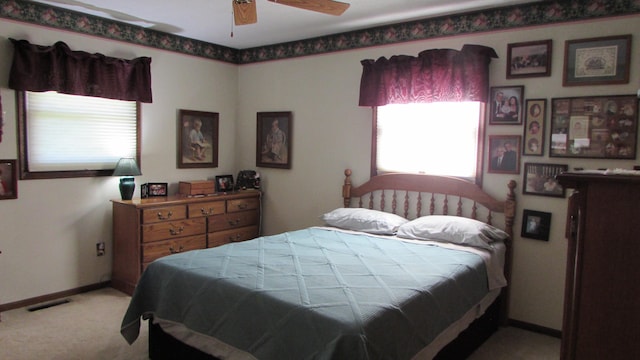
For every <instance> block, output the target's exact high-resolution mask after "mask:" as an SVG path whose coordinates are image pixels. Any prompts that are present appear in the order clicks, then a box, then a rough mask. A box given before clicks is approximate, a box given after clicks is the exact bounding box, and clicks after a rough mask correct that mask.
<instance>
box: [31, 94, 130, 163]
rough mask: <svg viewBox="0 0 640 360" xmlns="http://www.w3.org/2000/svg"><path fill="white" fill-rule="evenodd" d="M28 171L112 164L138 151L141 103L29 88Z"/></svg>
mask: <svg viewBox="0 0 640 360" xmlns="http://www.w3.org/2000/svg"><path fill="white" fill-rule="evenodd" d="M26 115H27V122H26V123H27V125H26V129H27V155H28V166H29V171H32V172H38V171H81V170H105V169H113V167H114V166H115V164H116V163H117V162H118V159H120V158H122V157H135V156H136V147H137V104H136V102H135V101H121V100H112V99H103V98H97V97H89V96H76V95H66V94H59V93H56V92H27V93H26Z"/></svg>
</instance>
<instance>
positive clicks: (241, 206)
mask: <svg viewBox="0 0 640 360" xmlns="http://www.w3.org/2000/svg"><path fill="white" fill-rule="evenodd" d="M246 208H247V203H240V204H238V209H241V210H244V209H246Z"/></svg>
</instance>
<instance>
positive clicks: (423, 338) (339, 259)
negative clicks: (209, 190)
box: [121, 227, 504, 359]
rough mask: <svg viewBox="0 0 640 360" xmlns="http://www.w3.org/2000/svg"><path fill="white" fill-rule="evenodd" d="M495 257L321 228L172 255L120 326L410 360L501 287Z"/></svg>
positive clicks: (223, 350)
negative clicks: (146, 324) (143, 324)
mask: <svg viewBox="0 0 640 360" xmlns="http://www.w3.org/2000/svg"><path fill="white" fill-rule="evenodd" d="M496 248H497V249H498V250H497V251H496V252H497V253H500V251H499V247H496ZM492 255H494V254H491V253H490V252H489V251H486V250H480V249H474V248H469V247H460V246H454V245H448V244H445V245H443V244H439V243H431V242H425V241H404V240H400V239H398V238H395V237H391V236H373V235H369V234H365V233H359V232H352V231H342V230H338V229H334V228H323V227H312V228H308V229H303V230H298V231H292V232H287V233H283V234H279V235H275V236H267V237H261V238H258V239H254V240H251V241H245V242H240V243H233V244H228V245H225V246H221V247H217V248H212V249H206V250H195V251H190V252H186V253H182V254H175V255H172V256H167V257H164V258H161V259H159V260H157V261H155V262H154V263H152V264H151V265H150V266H149V267H148V268H147V270H146V271H145V273H144V274H143V276H142V277H141V279H140V282H139V284H138V286H137V287H136V290H135V292H134V294H133V297H132V300H131V303H130V306H129V308H128V310H127V312H126V314H125V316H124V319H123V322H122V329H121V332H122V334H123V336H124V337H125V338H126V339H127V341H129V342H130V343H132V342H133V341H135V339H136V338H137V335H138V332H139V326H140V319H141V318H150V317H153V319H154V321H156V322H158V323H159V324H161V326H162V327H163V330H165V331H167V332H168V333H170V334H172V335H174V336H175V337H177V338H178V339H179V340H181V341H183V342H185V343H187V344H189V345H192V346H194V347H196V348H199V349H200V350H203V351H205V352H207V353H210V354H212V355H214V356H217V357H219V358H223V359H227V358H228V359H235V358H238V359H252V358H258V359H282V358H292V357H293V358H297V359H338V358H349V359H381V358H393V359H411V358H413V357H414V356H416V355H417V354H419V353H420V352H421V351H422V352H424V349H425V348H426V347H427V346H428V345H429V344H431V343H432V342H434V340H436V341H437V340H438V339H441V338H442V337H443V335H442V334H443V332H445V330H447V329H451V327H452V326H453V325H454V324H456V323H457V322H458V321H459V320H460V319H462V318H465V317H474V316H475V314H476V313H477V312H481V311H482V309H480V308H478V306H479V305H480V304H483V303H484V301H486V299H488V298H490V297H491V294H495V293H496V290H494V291H493V292H491V291H490V290H492V289H498V288H499V287H500V286H503V285H504V283H503V278H501V277H500V274H501V271H500V261H501V260H500V257H499V256H497V257H495V256H492ZM498 255H499V254H498ZM496 259H497V260H496ZM496 272H497V273H496Z"/></svg>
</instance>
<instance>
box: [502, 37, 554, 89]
mask: <svg viewBox="0 0 640 360" xmlns="http://www.w3.org/2000/svg"><path fill="white" fill-rule="evenodd" d="M551 45H552V40H551V39H547V40H539V41H529V42H521V43H513V44H508V45H507V79H516V78H529V77H543V76H551V59H552V57H551V51H552V46H551Z"/></svg>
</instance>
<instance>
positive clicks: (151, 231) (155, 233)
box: [142, 218, 206, 243]
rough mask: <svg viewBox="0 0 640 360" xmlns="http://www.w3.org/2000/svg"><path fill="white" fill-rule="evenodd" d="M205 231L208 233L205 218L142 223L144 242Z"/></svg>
mask: <svg viewBox="0 0 640 360" xmlns="http://www.w3.org/2000/svg"><path fill="white" fill-rule="evenodd" d="M204 233H206V219H205V218H196V219H189V220H176V221H165V222H161V223H155V224H147V225H142V242H143V243H147V242H152V241H158V240H164V239H171V238H178V237H183V236H190V235H198V234H204Z"/></svg>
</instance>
